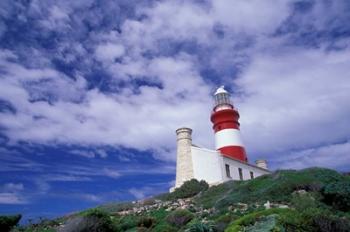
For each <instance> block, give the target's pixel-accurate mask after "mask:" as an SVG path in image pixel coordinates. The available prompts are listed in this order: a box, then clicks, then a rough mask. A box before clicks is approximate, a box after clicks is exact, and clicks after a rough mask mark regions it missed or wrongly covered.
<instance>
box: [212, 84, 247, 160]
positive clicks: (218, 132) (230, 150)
mask: <svg viewBox="0 0 350 232" xmlns="http://www.w3.org/2000/svg"><path fill="white" fill-rule="evenodd" d="M214 100H215V106H214V108H213V112H212V114H211V117H210V120H211V121H212V123H213V129H214V132H215V148H216V150H219V151H220V152H221V153H222V154H223V155H224V156H228V157H231V158H234V159H238V160H241V161H243V162H248V159H247V155H246V152H245V149H244V146H243V143H242V139H241V135H240V131H239V122H238V119H239V113H238V111H237V110H236V109H235V108H234V107H233V104H232V103H231V100H230V94H229V93H228V92H227V91H226V90H225V89H224V86H221V87H219V88H218V89H217V90H216V92H215V94H214Z"/></svg>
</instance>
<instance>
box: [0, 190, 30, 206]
mask: <svg viewBox="0 0 350 232" xmlns="http://www.w3.org/2000/svg"><path fill="white" fill-rule="evenodd" d="M0 204H7V205H22V204H27V201H26V200H25V199H24V198H22V197H20V196H18V194H16V193H0Z"/></svg>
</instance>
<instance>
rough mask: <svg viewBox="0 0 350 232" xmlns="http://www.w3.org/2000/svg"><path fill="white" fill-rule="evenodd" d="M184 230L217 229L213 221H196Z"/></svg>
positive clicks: (203, 231)
mask: <svg viewBox="0 0 350 232" xmlns="http://www.w3.org/2000/svg"><path fill="white" fill-rule="evenodd" d="M185 231H186V232H215V231H217V229H216V226H215V224H214V223H213V222H208V223H203V222H196V223H193V224H191V225H190V226H189V227H188V228H187V229H186V230H185Z"/></svg>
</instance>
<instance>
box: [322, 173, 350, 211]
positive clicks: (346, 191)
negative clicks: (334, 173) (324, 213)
mask: <svg viewBox="0 0 350 232" xmlns="http://www.w3.org/2000/svg"><path fill="white" fill-rule="evenodd" d="M322 193H323V195H324V201H325V203H327V204H329V205H332V206H333V207H334V208H335V209H339V210H342V211H349V210H350V181H349V180H343V181H338V182H333V183H330V184H328V185H326V186H325V188H324V190H323V192H322Z"/></svg>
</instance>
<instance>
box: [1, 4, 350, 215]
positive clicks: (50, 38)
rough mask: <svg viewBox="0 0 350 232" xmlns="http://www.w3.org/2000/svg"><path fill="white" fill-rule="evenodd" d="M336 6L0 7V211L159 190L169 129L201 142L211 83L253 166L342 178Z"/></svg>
mask: <svg viewBox="0 0 350 232" xmlns="http://www.w3.org/2000/svg"><path fill="white" fill-rule="evenodd" d="M349 21H350V4H349V3H348V1H346V0H334V1H330V0H318V1H312V0H309V1H302V0H298V1H297V0H289V1H284V0H283V1H282V0H281V1H275V0H267V1H260V0H250V1H246V0H238V1H234V2H233V1H230V0H215V1H214V0H213V1H210V0H192V1H190V0H189V1H171V0H168V1H165V0H164V1H130V0H125V1H124V0H121V1H109V0H103V1H102V0H101V1H92V0H90V1H89V0H84V1H82V0H76V1H65V0H63V1H62V0H61V1H50V0H45V1H41V0H32V1H12V0H11V1H10V0H9V1H7V0H3V1H1V2H0V144H1V147H0V166H1V169H0V213H18V212H20V213H23V214H24V215H25V218H36V217H38V216H43V217H54V216H57V215H63V214H65V213H69V212H73V211H77V210H81V209H84V208H88V207H92V206H96V205H99V204H103V203H105V202H111V201H125V200H132V199H140V198H143V197H145V196H150V195H154V194H156V193H160V192H165V191H167V190H168V189H169V187H171V186H172V184H173V181H174V178H175V150H176V146H175V142H176V141H175V132H174V131H175V130H176V129H177V128H179V127H182V126H187V127H191V128H192V129H193V130H194V132H193V140H194V143H195V144H197V145H199V146H203V147H208V148H213V147H214V139H213V132H212V130H211V125H210V121H209V116H210V110H211V107H212V97H211V95H212V93H213V91H214V89H215V88H216V87H218V86H219V85H222V84H224V85H225V86H226V87H227V88H228V89H229V90H230V91H231V92H232V97H233V101H234V104H235V106H236V107H237V108H238V110H239V112H240V114H241V120H240V122H241V131H242V137H243V140H244V142H245V144H246V150H247V151H248V157H249V159H250V160H251V161H252V162H253V161H254V160H255V159H258V158H265V159H267V160H268V162H269V166H270V167H271V169H273V170H275V169H280V168H295V169H300V168H305V167H310V166H321V167H329V168H333V169H337V170H339V171H349V168H348V167H349V165H350V153H349V150H350V142H349V139H350V121H349V116H350V107H349V99H350V80H349V78H350V76H349V75H350V74H349V73H350V65H349V62H350V38H349V37H350V24H349V23H348V22H349Z"/></svg>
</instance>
